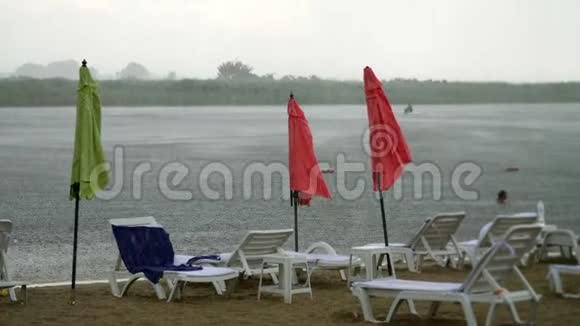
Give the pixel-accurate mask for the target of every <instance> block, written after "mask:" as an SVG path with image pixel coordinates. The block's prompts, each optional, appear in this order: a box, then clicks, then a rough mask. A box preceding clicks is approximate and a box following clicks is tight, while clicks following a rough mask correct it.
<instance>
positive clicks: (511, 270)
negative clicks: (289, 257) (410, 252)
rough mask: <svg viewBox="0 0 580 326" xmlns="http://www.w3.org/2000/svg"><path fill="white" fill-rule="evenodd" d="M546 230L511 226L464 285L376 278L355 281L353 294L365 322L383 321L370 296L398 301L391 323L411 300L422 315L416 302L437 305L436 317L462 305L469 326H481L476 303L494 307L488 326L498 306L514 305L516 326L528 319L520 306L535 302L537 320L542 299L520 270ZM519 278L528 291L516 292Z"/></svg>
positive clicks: (393, 305) (532, 312) (411, 306)
mask: <svg viewBox="0 0 580 326" xmlns="http://www.w3.org/2000/svg"><path fill="white" fill-rule="evenodd" d="M540 231H541V228H540V227H539V226H515V227H513V228H511V229H510V230H509V231H508V232H507V234H506V237H505V239H504V240H503V241H499V242H496V244H495V245H494V246H493V247H492V248H491V249H490V250H488V251H487V252H486V254H485V255H484V256H483V257H482V259H480V260H479V262H478V263H477V264H476V265H475V267H474V268H473V270H472V271H471V272H470V273H469V275H468V276H467V277H466V279H465V281H464V282H463V283H446V282H426V281H410V280H397V279H392V278H391V279H376V280H372V281H367V282H357V283H353V286H352V293H353V295H354V296H355V297H357V298H358V299H359V301H360V304H361V307H362V311H363V315H364V318H365V320H367V321H371V322H379V321H377V320H376V319H375V317H374V314H373V310H372V306H371V304H370V297H388V298H389V297H390V298H394V300H393V302H392V303H391V307H390V309H389V313H388V315H387V318H386V320H385V321H386V322H389V321H391V319H392V318H393V316H394V314H395V313H396V311H397V309H398V308H399V306H400V304H401V303H402V302H403V301H406V302H407V305H408V307H409V310H410V311H411V313H413V314H417V311H416V309H415V304H414V301H415V300H421V301H431V302H432V305H431V309H430V312H429V313H430V316H435V314H436V313H437V310H438V309H439V306H440V304H441V303H442V302H455V303H460V304H461V306H462V308H463V311H464V314H465V319H466V322H467V325H477V321H476V319H475V315H474V312H473V308H472V303H489V304H490V308H489V311H488V314H487V320H486V325H492V324H493V322H494V319H495V308H496V305H498V304H506V305H508V307H509V309H510V312H511V314H512V319H513V321H514V323H515V324H521V323H522V321H521V319H520V316H519V314H518V312H517V310H516V307H515V303H517V302H523V301H529V302H530V306H531V308H530V313H529V317H528V319H529V321H530V322H531V323H533V322H534V321H535V319H536V310H537V309H536V306H537V304H538V303H539V302H540V299H541V296H540V295H538V294H537V293H536V292H535V291H534V289H533V288H532V287H531V286H530V284H529V283H528V281H527V280H526V278H525V277H524V275H523V274H522V273H521V272H520V270H519V269H518V267H517V266H516V265H517V263H518V262H519V261H520V259H521V258H522V255H523V253H525V252H527V251H529V250H530V249H531V248H532V247H533V246H534V245H535V240H536V237H537V236H538V234H539V233H540ZM513 277H515V278H516V279H518V280H519V281H520V282H521V283H522V285H523V289H521V290H517V291H511V290H508V288H507V282H506V281H508V280H509V279H510V278H513Z"/></svg>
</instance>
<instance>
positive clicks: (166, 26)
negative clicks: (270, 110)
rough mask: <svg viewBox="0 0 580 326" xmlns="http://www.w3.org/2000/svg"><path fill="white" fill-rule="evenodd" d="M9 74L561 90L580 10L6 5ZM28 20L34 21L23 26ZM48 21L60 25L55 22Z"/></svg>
mask: <svg viewBox="0 0 580 326" xmlns="http://www.w3.org/2000/svg"><path fill="white" fill-rule="evenodd" d="M0 6H1V7H2V9H3V10H1V11H0V28H2V30H3V31H4V32H3V33H2V35H1V36H0V44H1V45H0V46H1V47H2V55H3V59H2V60H1V62H0V72H1V73H3V74H6V73H10V72H12V71H14V70H15V69H16V68H17V67H18V66H19V65H21V64H24V63H26V62H31V63H38V64H43V65H45V64H47V63H49V62H52V61H59V60H63V59H66V58H74V60H75V61H81V60H82V59H83V58H86V59H87V60H88V61H89V65H91V66H92V67H94V68H96V69H97V70H99V72H100V73H101V74H102V75H114V74H115V73H116V72H118V71H120V70H121V69H123V67H124V66H125V65H126V64H127V63H128V62H138V63H141V64H143V65H144V66H146V67H147V68H148V69H149V70H150V71H151V72H152V73H154V74H156V75H158V76H164V75H166V74H168V73H169V72H170V71H175V72H177V74H178V76H179V78H197V79H208V78H215V76H216V67H217V66H218V65H219V64H220V63H222V62H224V61H228V60H234V59H238V60H241V61H243V62H245V63H247V64H249V65H251V66H253V67H254V68H255V73H256V74H257V75H266V74H270V73H276V77H277V78H280V77H281V76H284V75H294V76H310V75H316V76H319V77H321V78H328V79H337V80H360V79H361V76H362V68H363V67H364V66H366V65H369V66H371V67H373V68H374V69H375V71H376V72H377V74H378V75H379V76H381V78H384V79H391V78H416V79H419V80H427V79H434V80H443V79H445V80H449V81H506V82H550V81H572V80H580V65H578V64H577V58H578V57H580V44H579V42H577V41H575V40H577V32H578V30H580V22H579V21H578V19H576V17H577V15H578V13H579V12H580V11H579V9H580V3H578V2H576V1H569V0H559V1H551V2H545V1H516V0H509V1H498V0H495V1H486V2H480V3H478V2H465V1H459V0H447V1H437V2H426V1H404V2H403V1H400V2H381V1H368V2H365V3H364V5H362V4H358V3H356V4H355V3H351V2H346V1H328V0H321V1H307V0H299V1H293V2H269V1H261V0H248V1H244V2H236V1H230V0H219V1H205V0H204V1H191V2H181V1H178V0H169V1H165V2H163V3H157V2H154V1H136V0H124V1H99V2H91V3H83V4H82V5H81V4H79V3H77V2H76V1H74V0H55V1H50V2H40V1H34V0H22V1H19V2H14V1H10V0H0ZM23 18H26V19H23ZM47 22H49V23H47Z"/></svg>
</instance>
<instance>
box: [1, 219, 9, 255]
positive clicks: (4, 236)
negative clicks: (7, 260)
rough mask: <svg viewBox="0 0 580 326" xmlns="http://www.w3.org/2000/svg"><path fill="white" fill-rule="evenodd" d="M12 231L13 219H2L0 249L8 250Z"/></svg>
mask: <svg viewBox="0 0 580 326" xmlns="http://www.w3.org/2000/svg"><path fill="white" fill-rule="evenodd" d="M10 233H12V221H10V220H0V251H4V252H6V251H7V250H8V245H9V244H10Z"/></svg>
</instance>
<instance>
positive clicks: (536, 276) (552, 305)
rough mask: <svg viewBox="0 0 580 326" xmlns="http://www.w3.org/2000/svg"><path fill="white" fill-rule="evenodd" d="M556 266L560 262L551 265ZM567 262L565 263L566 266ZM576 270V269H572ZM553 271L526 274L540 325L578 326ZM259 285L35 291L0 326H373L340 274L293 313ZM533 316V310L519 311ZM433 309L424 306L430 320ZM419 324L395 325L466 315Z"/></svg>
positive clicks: (382, 310)
mask: <svg viewBox="0 0 580 326" xmlns="http://www.w3.org/2000/svg"><path fill="white" fill-rule="evenodd" d="M551 262H552V263H553V262H554V261H551ZM559 262H562V261H559ZM566 263H572V262H569V261H568V262H566ZM547 268H548V263H541V264H536V265H534V266H532V267H527V268H524V269H523V272H524V274H525V275H526V277H527V279H528V280H529V281H530V283H531V284H532V285H533V286H534V288H535V290H536V291H537V292H538V293H540V294H542V295H543V301H542V303H541V305H540V310H539V320H538V325H575V324H576V323H577V322H578V320H580V308H579V306H578V301H577V300H570V299H563V298H561V297H558V296H557V295H555V294H553V293H551V292H550V290H549V285H548V281H547V280H546V273H547ZM467 272H468V271H457V270H450V269H443V268H440V267H436V266H430V267H427V268H425V269H424V270H423V272H422V273H421V274H414V273H409V272H407V271H402V270H401V271H398V277H399V278H408V279H421V280H430V281H462V280H463V278H464V277H465V275H466V273H467ZM564 281H565V285H566V286H567V288H568V289H569V290H571V291H578V290H580V278H575V279H574V278H569V279H565V280H564ZM257 285H258V282H257V280H253V279H250V280H244V281H241V282H240V283H239V284H238V286H237V288H236V289H235V291H234V292H233V293H232V294H231V295H230V296H229V297H226V296H218V295H216V294H215V293H214V292H213V289H212V288H211V287H210V286H206V285H193V284H192V285H188V286H187V287H186V288H185V291H184V297H183V299H182V300H181V301H178V302H173V303H169V304H168V303H166V302H163V301H158V300H157V298H156V297H155V295H154V293H153V291H152V289H151V287H150V286H149V285H148V284H147V283H145V282H138V283H137V284H136V285H135V286H134V287H133V288H132V289H131V291H130V292H129V294H128V296H126V297H124V298H121V299H118V298H114V297H112V296H111V293H110V290H109V287H108V285H106V284H99V285H81V286H80V287H79V288H78V292H77V293H78V297H77V300H78V303H77V305H76V306H71V305H69V304H68V299H69V293H70V289H69V288H67V287H50V288H31V289H29V302H28V304H26V305H24V304H10V303H9V300H8V299H7V298H6V297H3V298H2V300H1V301H0V312H1V314H0V325H7V326H13V325H63V326H64V325H124V326H131V325H174V326H178V325H273V324H277V325H352V324H359V325H362V324H365V322H364V321H363V318H362V315H361V313H360V309H359V305H358V301H356V300H355V299H354V297H352V295H351V294H350V291H349V290H348V289H347V288H346V286H345V283H344V282H342V281H341V280H340V279H339V277H338V274H337V273H331V272H320V271H319V272H317V273H315V274H314V276H313V294H314V299H313V300H312V301H311V300H310V299H309V298H308V297H307V296H303V295H302V296H301V295H299V296H295V297H294V298H293V300H294V302H293V303H292V304H291V305H287V304H284V303H283V302H282V298H280V297H274V296H265V297H263V299H262V300H260V301H257V300H256V294H257ZM389 304H390V300H385V299H383V300H374V301H373V305H374V307H375V313H376V315H377V316H380V317H384V316H385V314H386V311H387V310H388V307H389ZM487 308H488V307H487V306H486V305H475V312H476V316H477V318H478V321H479V322H480V323H483V322H484V320H485V316H486V312H487ZM519 309H521V311H522V313H523V315H524V316H526V312H527V305H526V304H524V305H521V306H520V307H519ZM427 310H428V304H427V303H422V304H419V305H418V311H419V313H422V314H426V312H427ZM422 318H423V319H422V320H420V321H419V320H418V319H416V318H414V317H413V316H410V315H408V314H407V312H406V308H404V307H403V308H401V310H400V312H399V314H398V315H397V319H396V321H395V322H394V323H393V325H419V324H420V325H464V321H463V315H462V311H461V309H460V308H459V306H457V305H454V304H444V305H442V307H441V310H440V314H439V315H438V316H437V318H435V319H431V320H428V319H426V317H425V316H422ZM497 320H498V321H499V322H500V323H501V324H510V323H511V320H510V318H509V314H508V313H507V308H505V307H502V308H500V309H499V310H498V319H497Z"/></svg>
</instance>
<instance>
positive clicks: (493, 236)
mask: <svg viewBox="0 0 580 326" xmlns="http://www.w3.org/2000/svg"><path fill="white" fill-rule="evenodd" d="M537 219H538V214H537V213H535V212H534V213H518V214H513V215H498V216H497V217H496V218H495V219H494V220H493V221H492V222H491V223H489V224H487V225H485V226H483V228H482V229H481V231H480V235H479V239H474V240H469V241H463V242H460V243H459V248H460V249H461V251H462V252H463V254H464V255H463V260H462V261H461V262H460V265H461V266H463V265H464V264H465V258H469V261H470V263H471V264H472V265H473V264H474V262H477V259H478V257H481V256H482V255H483V254H484V253H485V252H486V251H487V250H488V249H489V248H491V247H492V246H493V245H494V244H495V243H496V242H497V241H500V240H502V239H503V238H504V236H505V234H506V232H507V230H509V229H510V228H511V227H513V226H516V225H531V224H535V223H536V222H537ZM534 248H535V247H534ZM534 248H532V250H533V249H534Z"/></svg>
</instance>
